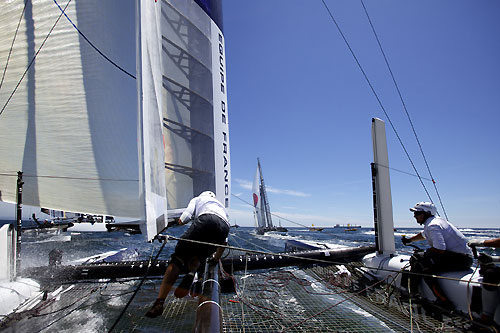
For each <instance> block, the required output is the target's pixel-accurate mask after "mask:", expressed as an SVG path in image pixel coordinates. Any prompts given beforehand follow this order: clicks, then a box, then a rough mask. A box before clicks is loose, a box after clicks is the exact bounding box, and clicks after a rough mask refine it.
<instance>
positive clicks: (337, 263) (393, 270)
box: [166, 235, 498, 287]
mask: <svg viewBox="0 0 500 333" xmlns="http://www.w3.org/2000/svg"><path fill="white" fill-rule="evenodd" d="M166 237H167V238H168V239H173V240H176V241H183V242H190V243H193V244H202V245H210V246H215V247H223V248H226V249H230V250H236V251H242V252H249V253H257V254H264V255H271V256H278V257H279V256H281V257H287V258H294V259H301V260H305V261H311V262H317V263H325V264H329V265H344V266H350V267H351V266H352V267H355V268H356V267H362V268H366V269H370V270H375V271H382V272H392V273H396V274H399V273H400V272H401V270H396V269H388V268H380V267H370V266H366V265H361V266H356V265H354V264H352V263H344V262H340V261H329V260H323V259H314V258H307V257H299V256H295V255H293V253H294V252H265V251H259V250H251V249H245V248H241V247H235V246H230V245H221V244H217V243H210V242H203V241H197V240H194V239H187V238H179V237H175V236H170V235H166ZM321 250H322V251H325V250H324V249H321ZM290 253H291V254H290ZM405 273H406V274H408V275H414V276H420V277H433V278H436V279H442V280H450V281H457V282H468V280H464V279H460V278H454V277H448V276H443V275H436V274H424V273H415V272H411V271H405ZM475 283H476V284H481V285H487V286H493V287H498V285H497V284H494V283H488V282H475Z"/></svg>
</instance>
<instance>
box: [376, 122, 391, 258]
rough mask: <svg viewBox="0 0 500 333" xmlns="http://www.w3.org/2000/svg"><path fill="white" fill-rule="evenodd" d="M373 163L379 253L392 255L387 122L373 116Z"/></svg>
mask: <svg viewBox="0 0 500 333" xmlns="http://www.w3.org/2000/svg"><path fill="white" fill-rule="evenodd" d="M372 140H373V163H372V164H371V166H372V187H373V218H374V224H375V244H376V247H377V252H378V253H379V254H386V255H390V254H393V253H394V252H395V250H396V247H395V244H394V221H393V216H392V196H391V183H390V176H389V154H388V152H387V140H386V136H385V123H384V122H383V121H382V120H380V119H378V118H372Z"/></svg>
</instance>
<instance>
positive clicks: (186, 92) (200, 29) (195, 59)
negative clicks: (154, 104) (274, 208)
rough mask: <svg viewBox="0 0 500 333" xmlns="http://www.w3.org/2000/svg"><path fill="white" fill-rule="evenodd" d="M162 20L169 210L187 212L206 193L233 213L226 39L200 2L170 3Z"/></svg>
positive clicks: (164, 5) (165, 6)
mask: <svg viewBox="0 0 500 333" xmlns="http://www.w3.org/2000/svg"><path fill="white" fill-rule="evenodd" d="M161 18H162V52H163V61H162V65H163V88H164V96H165V103H164V110H163V113H164V116H163V120H164V121H163V133H164V136H165V143H166V144H165V168H166V176H165V177H166V186H167V198H168V200H167V201H168V209H169V210H172V211H174V210H179V209H182V208H184V207H186V206H187V204H188V203H189V200H190V199H191V198H192V197H194V196H196V195H199V194H200V193H201V192H203V191H206V190H210V191H213V192H214V193H215V194H216V196H217V198H218V200H219V201H221V202H223V203H225V205H226V207H229V197H230V171H229V170H230V159H229V133H228V126H227V123H228V122H227V119H228V118H227V97H226V91H225V90H224V91H221V89H220V84H221V83H220V80H221V78H224V80H225V76H224V77H223V76H221V74H220V72H221V66H222V69H223V71H224V72H225V59H222V60H223V61H222V62H221V60H220V54H221V53H222V55H223V56H224V57H225V52H224V43H223V41H224V39H223V34H222V32H221V31H220V29H219V28H218V26H217V25H216V24H215V23H214V22H213V20H212V18H211V17H210V16H209V15H208V14H207V13H206V12H205V11H204V9H203V8H201V7H200V6H199V4H197V3H195V2H185V1H177V0H168V1H167V0H164V1H162V16H161ZM221 64H222V65H221ZM224 84H225V82H224Z"/></svg>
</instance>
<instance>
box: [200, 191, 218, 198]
mask: <svg viewBox="0 0 500 333" xmlns="http://www.w3.org/2000/svg"><path fill="white" fill-rule="evenodd" d="M203 196H209V197H212V198H215V194H214V192H212V191H205V192H201V194H200V197H203Z"/></svg>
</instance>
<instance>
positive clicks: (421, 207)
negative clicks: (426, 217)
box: [410, 202, 437, 215]
mask: <svg viewBox="0 0 500 333" xmlns="http://www.w3.org/2000/svg"><path fill="white" fill-rule="evenodd" d="M410 210H411V211H412V212H429V213H431V215H437V209H436V206H434V204H433V203H432V202H419V203H417V204H416V205H415V207H412V208H410Z"/></svg>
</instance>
